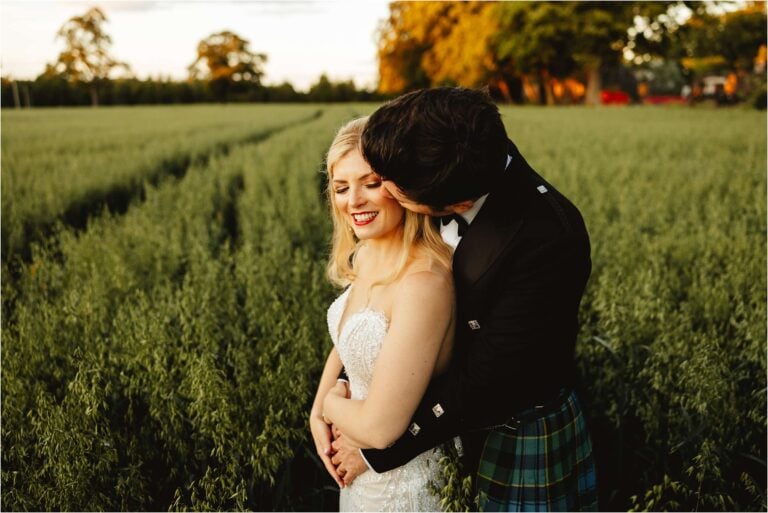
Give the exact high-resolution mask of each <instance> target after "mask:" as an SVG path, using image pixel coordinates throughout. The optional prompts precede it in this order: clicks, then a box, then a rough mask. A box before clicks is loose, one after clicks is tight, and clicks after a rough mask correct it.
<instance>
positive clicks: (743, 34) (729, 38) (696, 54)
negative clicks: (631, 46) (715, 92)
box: [670, 2, 766, 71]
mask: <svg viewBox="0 0 768 513" xmlns="http://www.w3.org/2000/svg"><path fill="white" fill-rule="evenodd" d="M675 43H676V44H675V46H674V47H673V48H672V50H671V52H670V56H671V57H674V58H680V59H683V62H684V63H685V65H686V67H689V68H691V69H694V70H705V69H707V68H709V69H711V68H713V67H715V68H716V67H718V66H719V67H721V68H723V69H728V70H735V71H748V70H751V69H752V67H753V63H754V58H755V56H756V55H757V52H758V50H759V48H760V46H761V45H765V43H766V13H765V2H753V3H751V4H748V5H747V6H745V8H743V9H740V10H738V11H734V12H728V13H723V14H712V13H710V12H707V11H704V10H701V11H700V12H697V13H694V15H693V16H692V17H691V19H690V20H688V22H687V23H686V24H685V25H684V26H683V27H681V29H680V31H679V33H678V34H677V37H676V39H675Z"/></svg>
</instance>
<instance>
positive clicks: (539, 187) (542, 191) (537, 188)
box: [536, 185, 547, 194]
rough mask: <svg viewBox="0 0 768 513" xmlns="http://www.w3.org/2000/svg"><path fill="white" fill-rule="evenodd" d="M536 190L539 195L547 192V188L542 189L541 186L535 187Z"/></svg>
mask: <svg viewBox="0 0 768 513" xmlns="http://www.w3.org/2000/svg"><path fill="white" fill-rule="evenodd" d="M536 190H537V191H539V192H540V193H542V194H544V193H545V192H547V188H546V187H544V186H543V185H539V186H538V187H536Z"/></svg>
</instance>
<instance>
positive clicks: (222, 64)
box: [2, 0, 766, 108]
mask: <svg viewBox="0 0 768 513" xmlns="http://www.w3.org/2000/svg"><path fill="white" fill-rule="evenodd" d="M728 5H731V4H730V3H728V2H716V1H711V2H689V1H679V0H677V1H666V2H478V1H462V2H400V1H395V2H391V3H390V5H389V16H388V17H387V19H386V20H383V22H382V23H381V25H380V27H379V29H378V32H377V35H376V38H377V45H378V48H377V58H378V65H379V84H378V88H377V90H375V91H369V90H359V89H357V88H356V87H355V84H354V82H353V81H352V80H348V81H341V82H332V81H331V80H329V79H328V77H327V76H326V75H322V76H321V77H319V78H318V80H317V82H316V83H314V84H313V85H312V86H311V87H310V89H309V91H308V92H300V91H296V90H295V89H294V87H293V85H292V84H290V83H289V82H284V83H282V84H279V85H269V86H268V85H264V84H263V83H262V78H263V76H264V71H263V66H264V64H265V63H266V62H267V55H266V54H264V53H258V52H254V51H252V50H251V49H250V43H249V42H248V41H247V40H245V39H243V38H241V37H240V36H239V35H237V34H235V33H233V32H231V31H222V32H218V33H214V34H211V35H210V36H209V37H207V38H206V39H203V40H202V41H200V43H199V44H198V47H197V55H196V58H195V60H194V62H192V63H191V64H190V65H189V67H188V72H189V77H188V79H187V80H171V79H161V78H158V79H146V80H139V79H137V78H135V77H134V76H133V74H132V72H131V69H130V66H129V65H128V64H127V63H123V62H120V61H117V60H116V59H114V58H113V57H111V56H110V54H109V47H110V45H111V38H110V37H109V35H108V34H107V33H106V31H105V29H104V24H105V23H106V22H107V18H106V16H105V15H104V13H103V11H101V10H100V9H98V8H92V9H90V10H89V11H88V12H87V13H85V14H84V15H82V16H75V17H73V18H71V19H69V20H68V21H67V22H66V23H65V24H64V25H63V26H62V27H61V29H60V30H59V32H58V37H59V38H60V39H62V40H63V41H64V50H63V51H62V52H61V53H60V54H59V56H58V58H57V59H56V61H55V62H53V63H51V64H48V65H47V66H46V69H45V71H44V72H43V73H42V74H41V75H40V76H39V77H37V78H36V79H35V80H33V81H14V80H11V79H9V78H7V77H6V78H3V80H2V105H3V106H5V107H7V106H11V105H15V106H33V105H36V106H47V105H87V104H91V105H98V104H100V103H101V104H108V105H114V104H127V105H133V104H152V103H196V102H213V101H218V102H238V101H241V102H301V101H310V102H344V101H381V100H383V99H386V98H389V97H392V96H394V95H398V94H401V93H404V92H407V91H411V90H414V89H418V88H422V87H435V86H443V85H459V86H464V87H488V88H489V90H490V91H491V93H492V94H493V95H494V96H495V97H496V98H497V99H498V100H500V101H503V102H508V103H538V104H543V105H553V104H570V103H586V104H597V103H600V102H601V101H603V102H604V101H605V95H606V94H611V92H616V93H618V94H623V95H624V96H625V97H626V98H627V99H628V100H631V101H633V102H640V101H643V100H647V99H649V98H648V97H649V96H654V95H655V96H656V97H658V96H659V95H661V96H665V95H666V96H668V97H677V98H680V95H681V94H682V95H685V96H686V97H687V98H688V99H689V100H691V101H693V100H697V99H704V98H707V97H716V99H717V101H718V103H726V102H731V103H732V102H736V101H739V100H749V101H751V102H754V104H755V105H756V106H759V107H762V108H765V98H766V87H765V82H766V80H765V70H766V9H765V2H762V1H761V2H746V3H744V4H741V5H739V6H738V7H739V8H738V9H737V10H730V11H729V10H728V9H727V8H726V7H727V6H728ZM118 73H120V74H121V76H120V78H114V77H115V75H116V74H118ZM711 79H714V82H713V81H712V80H711ZM708 81H709V82H708ZM708 84H709V85H708ZM713 84H716V86H717V87H719V89H712V87H715V85H713ZM708 89H712V90H709V91H708ZM713 91H715V93H713Z"/></svg>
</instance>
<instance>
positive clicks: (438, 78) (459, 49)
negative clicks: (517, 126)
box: [379, 2, 515, 100]
mask: <svg viewBox="0 0 768 513" xmlns="http://www.w3.org/2000/svg"><path fill="white" fill-rule="evenodd" d="M497 32H498V23H497V13H496V7H495V4H494V3H493V2H392V3H391V4H390V15H389V18H388V19H387V20H386V21H385V22H384V23H383V24H382V26H381V28H380V29H379V76H380V83H379V90H380V91H381V92H385V93H400V92H403V91H406V90H411V89H416V88H419V87H427V86H439V85H459V86H464V87H477V86H482V85H493V86H495V87H496V88H497V89H498V90H499V92H500V93H501V94H502V95H503V96H505V97H506V98H507V99H508V100H509V99H510V94H511V93H510V89H509V82H510V81H512V80H514V78H515V77H514V73H511V68H510V66H509V65H508V61H507V60H505V59H501V58H498V56H497V55H496V52H495V48H494V46H493V42H494V37H495V35H496V33H497Z"/></svg>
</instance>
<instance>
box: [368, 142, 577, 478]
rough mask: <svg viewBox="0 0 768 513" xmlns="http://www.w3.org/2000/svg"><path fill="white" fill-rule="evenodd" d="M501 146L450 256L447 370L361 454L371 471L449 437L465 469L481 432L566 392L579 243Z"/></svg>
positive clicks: (541, 189) (541, 183) (572, 224)
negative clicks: (382, 444)
mask: <svg viewBox="0 0 768 513" xmlns="http://www.w3.org/2000/svg"><path fill="white" fill-rule="evenodd" d="M509 144H510V148H509V152H510V155H511V156H512V161H511V162H510V165H509V168H508V169H507V170H506V171H505V172H504V174H503V175H502V176H501V177H500V178H499V182H498V184H497V185H496V186H495V187H494V188H493V190H492V191H491V192H490V194H489V196H488V198H487V199H486V201H485V203H484V204H483V206H482V208H481V209H480V211H479V212H478V214H477V216H476V217H475V219H474V220H473V222H472V224H471V225H470V226H469V228H468V230H467V232H466V233H465V235H464V237H463V238H462V239H461V242H460V243H459V245H458V247H457V248H456V252H455V253H454V256H453V275H454V280H455V287H456V298H457V299H456V301H457V319H456V337H455V342H454V355H453V358H452V363H451V365H450V366H449V369H448V370H447V371H446V372H445V373H444V374H442V375H440V376H438V377H436V378H434V379H433V380H432V382H431V383H430V385H429V387H428V388H427V391H426V393H425V395H424V398H423V399H422V401H421V403H420V405H419V407H418V409H417V411H416V413H415V415H414V417H413V420H412V423H411V424H410V427H409V429H408V431H406V432H405V433H404V435H403V436H402V437H401V438H400V439H399V440H397V441H396V442H395V443H394V444H393V445H391V446H390V447H388V448H387V449H382V450H377V449H365V450H363V455H364V456H365V459H366V460H367V461H368V463H369V464H370V465H371V467H372V468H373V469H374V470H376V471H377V472H384V471H387V470H391V469H393V468H396V467H399V466H400V465H403V464H404V463H406V462H408V461H410V460H411V459H412V458H414V457H415V456H417V455H418V454H420V453H421V452H423V451H425V450H427V449H430V448H432V447H435V446H437V445H439V444H440V443H441V442H444V441H446V440H448V439H450V438H451V437H453V436H455V435H457V434H461V435H462V439H463V441H464V447H465V463H466V464H467V469H468V470H470V471H472V472H474V471H475V470H476V466H477V462H478V461H479V457H480V452H481V450H482V444H483V442H484V440H485V435H486V434H487V429H488V428H490V427H493V426H497V425H500V424H503V423H505V421H507V420H508V419H509V418H510V417H512V416H514V415H515V414H516V413H517V412H519V411H521V410H523V409H527V408H530V407H533V406H535V405H540V404H544V403H547V402H548V401H551V400H553V399H554V398H555V397H556V396H557V394H558V392H559V390H560V389H561V388H562V387H567V386H571V385H573V381H574V379H575V364H574V356H573V352H574V345H575V341H576V333H577V330H578V321H577V314H578V309H579V302H580V301H581V297H582V294H583V292H584V287H585V285H586V282H587V278H588V277H589V273H590V270H591V261H590V255H589V254H590V246H589V237H588V234H587V230H586V228H585V226H584V221H583V220H582V217H581V214H580V213H579V211H578V209H576V207H575V206H574V205H573V204H572V203H571V202H570V201H568V199H566V198H565V197H564V196H563V195H562V194H560V193H559V192H558V191H557V190H555V188H554V187H552V186H551V185H550V184H549V183H547V182H546V181H545V180H544V179H543V178H542V177H541V176H539V175H538V174H537V173H536V172H535V171H534V170H533V169H531V167H530V166H529V165H528V164H527V163H526V161H525V159H524V158H523V157H522V156H521V155H520V153H519V152H518V151H517V148H516V147H515V145H514V144H512V143H511V142H510V143H509Z"/></svg>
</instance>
